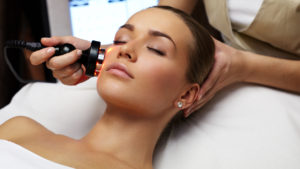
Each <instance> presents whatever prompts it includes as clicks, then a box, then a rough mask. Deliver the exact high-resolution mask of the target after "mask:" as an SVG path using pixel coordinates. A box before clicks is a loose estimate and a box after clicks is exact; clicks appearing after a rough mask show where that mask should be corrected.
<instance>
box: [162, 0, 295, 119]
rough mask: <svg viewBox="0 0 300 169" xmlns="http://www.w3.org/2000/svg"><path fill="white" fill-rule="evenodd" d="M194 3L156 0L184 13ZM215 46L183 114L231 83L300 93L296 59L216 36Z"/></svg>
mask: <svg viewBox="0 0 300 169" xmlns="http://www.w3.org/2000/svg"><path fill="white" fill-rule="evenodd" d="M196 3H197V0H172V1H170V0H160V1H159V5H167V6H172V7H175V8H178V9H181V10H183V11H185V12H186V13H188V14H191V13H192V12H193V10H194V7H195V5H196ZM215 46H216V52H215V56H214V57H215V64H214V66H213V69H212V71H211V73H210V75H209V77H208V79H207V80H206V81H205V82H204V84H203V85H202V87H201V90H200V92H199V95H198V97H197V101H196V102H195V104H194V105H193V106H191V107H190V108H188V109H185V110H184V115H185V116H186V117H188V116H189V115H190V114H191V113H192V112H194V111H196V110H197V109H199V108H201V107H202V106H203V105H205V104H206V103H207V102H209V101H210V100H211V99H212V98H213V97H214V96H215V95H216V94H217V93H218V92H219V91H220V90H222V89H224V88H225V87H227V86H229V85H231V84H235V83H240V82H244V83H254V84H258V85H263V86H268V87H272V88H277V89H280V90H285V91H289V92H294V93H298V94H299V93H300V87H299V86H300V61H299V60H288V59H279V58H275V57H270V56H265V55H259V54H255V53H252V52H248V51H242V50H238V49H235V48H233V47H231V46H228V45H226V44H224V43H222V42H219V41H218V40H215ZM295 58H297V56H295ZM270 70H272V71H270Z"/></svg>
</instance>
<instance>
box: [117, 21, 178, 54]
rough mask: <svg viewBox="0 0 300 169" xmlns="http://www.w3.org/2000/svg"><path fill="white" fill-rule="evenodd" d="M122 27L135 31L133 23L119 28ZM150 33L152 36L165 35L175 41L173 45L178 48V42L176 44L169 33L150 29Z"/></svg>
mask: <svg viewBox="0 0 300 169" xmlns="http://www.w3.org/2000/svg"><path fill="white" fill-rule="evenodd" d="M121 28H125V29H128V30H129V31H134V26H133V25H131V24H124V25H122V26H121V27H120V28H119V29H121ZM149 34H150V35H151V36H161V37H165V38H167V39H169V40H170V41H171V42H172V43H173V45H174V46H175V49H176V44H175V42H174V40H173V39H172V38H171V37H170V36H169V35H167V34H165V33H162V32H159V31H155V30H150V31H149Z"/></svg>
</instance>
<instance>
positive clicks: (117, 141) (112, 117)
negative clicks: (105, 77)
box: [82, 107, 166, 169]
mask: <svg viewBox="0 0 300 169" xmlns="http://www.w3.org/2000/svg"><path fill="white" fill-rule="evenodd" d="M128 114H129V113H128V112H121V111H120V110H118V109H114V110H113V109H110V108H109V107H108V108H107V109H106V111H105V113H104V115H103V116H102V118H101V119H100V120H99V121H98V122H97V124H96V125H95V126H94V128H93V129H92V130H91V131H90V132H89V133H88V134H87V135H86V136H85V137H84V138H82V141H83V142H85V143H87V144H88V145H89V146H91V147H92V148H93V150H95V151H97V152H100V153H105V154H108V155H111V156H112V157H115V158H117V159H118V160H121V161H123V162H125V163H127V164H128V165H130V166H133V167H137V168H143V169H148V168H149V169H150V168H152V155H153V150H154V148H155V145H156V142H157V140H158V138H159V136H160V133H161V132H162V130H163V129H164V127H165V124H166V122H164V121H163V120H161V119H160V118H151V119H150V118H142V117H133V116H128ZM162 119H164V118H162Z"/></svg>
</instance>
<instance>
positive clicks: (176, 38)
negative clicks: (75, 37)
mask: <svg viewBox="0 0 300 169" xmlns="http://www.w3.org/2000/svg"><path fill="white" fill-rule="evenodd" d="M166 20H167V21H168V23H167V24H166V22H165V21H166ZM128 25H130V26H129V27H128ZM173 25H176V27H175V29H172V30H171V31H170V26H172V27H173ZM158 32H159V33H158ZM167 37H169V38H167ZM190 39H192V35H191V33H190V31H189V29H188V28H187V26H186V25H185V24H184V22H183V21H181V19H180V18H179V17H177V16H176V15H175V14H173V13H171V12H169V11H165V10H162V9H147V10H144V11H142V12H139V13H137V14H136V15H134V16H133V17H132V18H131V19H129V20H128V22H127V23H126V26H123V27H121V28H120V30H119V31H118V32H117V34H116V37H115V40H116V41H118V42H117V43H115V44H114V45H113V46H111V48H110V50H108V51H109V52H107V54H106V59H105V62H104V64H103V65H102V69H101V72H100V76H99V79H98V84H97V89H98V92H99V94H100V95H101V96H102V98H103V99H104V100H105V101H106V103H107V109H106V110H105V113H104V115H103V117H102V118H101V119H100V120H99V121H98V122H97V124H96V125H95V126H94V127H93V128H92V130H91V131H90V132H89V133H88V134H87V135H86V136H85V137H83V138H82V139H80V140H73V139H70V138H68V137H65V136H62V135H56V134H54V133H52V132H50V131H48V130H47V129H46V128H44V127H43V126H41V125H40V124H38V123H37V122H35V121H33V120H31V119H29V118H26V117H16V118H13V119H11V120H9V121H7V122H5V123H4V124H3V125H1V126H0V139H6V140H10V141H13V142H15V143H16V144H19V145H21V146H23V147H25V148H27V149H29V150H30V151H32V152H34V153H36V154H38V155H40V156H42V157H44V158H47V159H49V160H52V161H55V162H57V163H61V164H64V165H67V166H71V167H74V168H114V169H118V168H120V169H121V168H122V169H138V168H143V169H152V168H153V167H152V156H153V150H154V148H155V145H156V142H157V140H158V138H159V136H160V134H161V132H162V130H163V129H164V128H165V126H166V124H167V123H168V122H169V120H170V119H171V118H172V117H173V116H174V115H175V114H176V113H177V112H178V111H179V110H182V109H186V108H188V107H189V106H191V105H192V104H193V102H194V101H195V99H196V93H197V92H198V91H199V90H200V87H199V85H198V84H191V83H188V82H187V80H186V77H185V71H186V69H187V53H188V49H189V47H188V45H187V44H190ZM84 47H86V46H84ZM157 50H159V51H160V52H157ZM161 51H163V53H164V54H163V55H161ZM40 52H41V51H40ZM75 55H76V51H75V52H73V54H70V55H65V56H64V57H71V56H75ZM62 57H63V56H62ZM52 59H53V58H52ZM41 60H42V59H41ZM57 62H58V61H57ZM54 63H55V62H54ZM116 63H117V64H123V65H124V66H125V67H126V69H127V70H128V72H129V73H130V74H131V76H127V75H126V74H124V72H123V71H119V70H118V69H109V68H110V67H111V65H113V64H116ZM150 63H151V64H150ZM56 64H61V63H56ZM49 65H50V66H51V63H49ZM75 73H76V72H75ZM178 101H181V102H182V103H183V107H182V108H178V107H177V102H178ZM62 154H63V155H62Z"/></svg>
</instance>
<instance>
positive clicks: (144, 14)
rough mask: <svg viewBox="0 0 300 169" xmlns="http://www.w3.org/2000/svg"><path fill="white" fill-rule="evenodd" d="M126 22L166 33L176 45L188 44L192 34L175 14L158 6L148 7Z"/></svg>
mask: <svg viewBox="0 0 300 169" xmlns="http://www.w3.org/2000/svg"><path fill="white" fill-rule="evenodd" d="M127 23H130V24H132V25H134V26H135V27H136V28H137V29H140V30H145V31H146V30H155V31H160V32H163V33H166V34H168V35H169V36H170V37H171V38H172V39H173V40H174V41H175V43H176V45H177V44H178V46H182V45H183V46H188V44H189V43H190V42H191V41H192V34H191V32H190V30H189V28H188V26H187V25H186V24H185V23H184V21H183V20H182V19H181V18H180V16H178V15H177V14H175V13H173V12H171V11H168V10H164V9H159V8H149V9H145V10H143V11H140V12H138V13H136V14H135V15H133V16H132V17H131V18H130V19H129V20H128V21H127Z"/></svg>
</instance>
